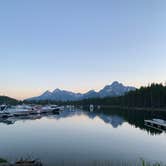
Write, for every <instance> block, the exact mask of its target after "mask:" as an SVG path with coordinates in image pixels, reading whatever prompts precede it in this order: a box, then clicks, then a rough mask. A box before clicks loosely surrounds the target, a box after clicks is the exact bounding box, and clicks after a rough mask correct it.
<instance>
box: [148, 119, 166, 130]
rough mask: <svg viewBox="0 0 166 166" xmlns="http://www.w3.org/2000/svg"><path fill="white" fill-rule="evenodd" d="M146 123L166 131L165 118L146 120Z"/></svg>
mask: <svg viewBox="0 0 166 166" xmlns="http://www.w3.org/2000/svg"><path fill="white" fill-rule="evenodd" d="M145 125H146V126H148V127H151V128H155V129H157V130H160V131H166V121H165V120H163V119H152V120H145Z"/></svg>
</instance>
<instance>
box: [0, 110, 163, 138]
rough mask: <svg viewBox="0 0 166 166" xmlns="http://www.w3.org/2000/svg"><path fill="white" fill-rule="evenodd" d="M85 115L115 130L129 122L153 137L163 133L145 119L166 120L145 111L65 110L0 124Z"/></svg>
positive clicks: (10, 120) (156, 113)
mask: <svg viewBox="0 0 166 166" xmlns="http://www.w3.org/2000/svg"><path fill="white" fill-rule="evenodd" d="M81 115H84V116H86V117H88V118H89V119H92V120H93V119H96V118H99V119H100V120H102V121H103V122H104V123H106V124H110V125H111V126H112V127H113V128H118V127H119V126H121V125H122V124H123V123H124V122H128V123H129V124H130V125H132V126H134V127H135V128H139V129H141V130H144V131H146V132H148V133H149V134H151V135H156V134H161V133H162V132H161V131H158V130H155V129H152V128H149V127H147V126H145V125H144V120H145V119H153V118H156V117H160V118H162V119H165V118H166V113H165V112H143V111H133V110H120V109H102V110H100V111H94V112H89V111H86V110H84V111H83V110H80V109H75V110H67V109H66V110H65V111H62V112H59V114H58V115H53V114H44V115H30V116H20V117H10V118H6V119H4V118H2V119H0V123H4V124H7V125H12V124H15V123H16V122H17V121H22V122H25V121H28V120H38V119H41V118H43V117H47V118H48V119H56V120H58V119H65V118H69V117H73V116H81Z"/></svg>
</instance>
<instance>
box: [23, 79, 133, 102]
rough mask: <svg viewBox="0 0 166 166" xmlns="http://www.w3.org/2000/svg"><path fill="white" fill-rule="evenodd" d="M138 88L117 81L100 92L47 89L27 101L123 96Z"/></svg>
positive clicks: (76, 99)
mask: <svg viewBox="0 0 166 166" xmlns="http://www.w3.org/2000/svg"><path fill="white" fill-rule="evenodd" d="M133 90H136V88H135V87H131V86H124V85H123V84H122V83H119V82H117V81H115V82H113V83H112V84H110V85H106V86H105V87H104V88H103V89H101V90H100V91H99V92H96V91H94V90H90V91H88V92H87V93H84V94H81V93H74V92H70V91H66V90H60V89H55V90H54V91H53V92H50V91H46V92H44V93H43V94H42V95H40V96H37V97H32V98H29V99H26V101H78V100H83V99H91V98H104V97H113V96H122V95H124V94H125V93H127V92H129V91H133Z"/></svg>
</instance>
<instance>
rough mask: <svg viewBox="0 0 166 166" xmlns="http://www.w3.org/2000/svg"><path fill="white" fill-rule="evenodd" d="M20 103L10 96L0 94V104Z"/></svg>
mask: <svg viewBox="0 0 166 166" xmlns="http://www.w3.org/2000/svg"><path fill="white" fill-rule="evenodd" d="M18 103H20V101H18V100H16V99H13V98H11V97H7V96H0V105H1V104H10V105H16V104H18Z"/></svg>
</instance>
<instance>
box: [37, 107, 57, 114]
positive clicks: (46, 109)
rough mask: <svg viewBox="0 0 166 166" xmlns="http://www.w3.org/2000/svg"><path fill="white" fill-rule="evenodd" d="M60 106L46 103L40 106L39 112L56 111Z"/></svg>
mask: <svg viewBox="0 0 166 166" xmlns="http://www.w3.org/2000/svg"><path fill="white" fill-rule="evenodd" d="M59 110H60V108H59V107H58V106H57V105H47V106H44V107H42V108H41V109H40V110H39V112H40V113H51V112H58V111H59Z"/></svg>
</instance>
